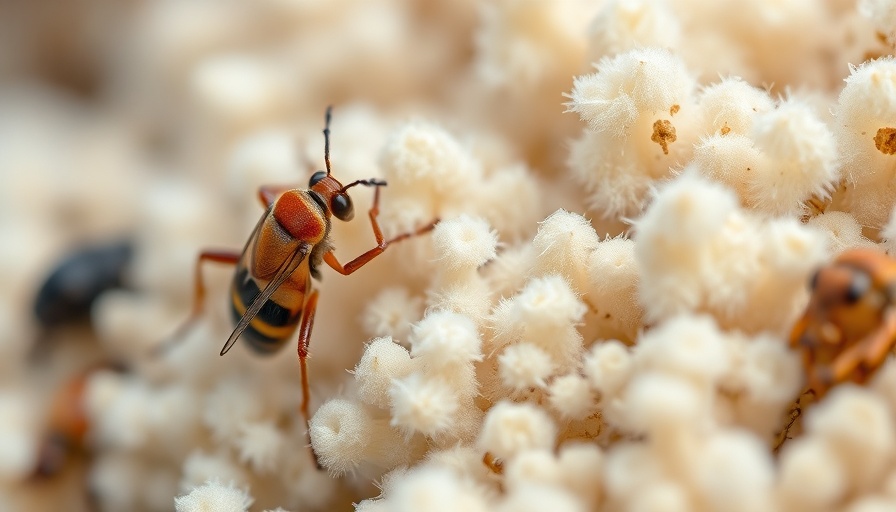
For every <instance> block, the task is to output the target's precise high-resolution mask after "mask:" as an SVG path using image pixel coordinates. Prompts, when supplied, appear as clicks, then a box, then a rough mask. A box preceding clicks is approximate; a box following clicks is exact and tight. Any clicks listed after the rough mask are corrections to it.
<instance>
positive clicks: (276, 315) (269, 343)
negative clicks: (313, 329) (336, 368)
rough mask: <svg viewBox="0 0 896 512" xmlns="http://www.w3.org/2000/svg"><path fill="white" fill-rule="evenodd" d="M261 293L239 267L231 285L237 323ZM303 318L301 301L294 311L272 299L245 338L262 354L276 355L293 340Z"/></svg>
mask: <svg viewBox="0 0 896 512" xmlns="http://www.w3.org/2000/svg"><path fill="white" fill-rule="evenodd" d="M259 293H261V290H260V289H259V287H258V283H256V282H255V280H254V279H253V278H252V277H251V276H250V275H249V271H248V269H246V268H239V269H238V270H237V272H236V274H235V275H234V278H233V284H232V286H231V306H232V307H231V312H232V313H233V317H234V319H235V320H236V321H239V320H240V318H242V316H243V315H244V314H245V313H246V308H247V307H248V306H249V304H251V303H252V300H253V299H255V297H257V296H258V294H259ZM299 296H300V297H302V294H299ZM301 317H302V304H301V299H300V301H299V304H298V306H297V307H294V308H289V307H285V306H283V305H281V304H278V303H276V302H274V301H273V300H268V301H267V302H266V303H265V304H264V305H263V306H262V307H261V309H260V310H259V311H258V314H257V315H255V318H253V319H252V321H251V322H250V323H249V325H248V327H246V330H245V331H244V332H243V334H242V339H243V341H245V342H246V344H247V345H249V347H251V348H252V350H254V351H255V352H257V353H259V354H273V353H274V352H276V351H277V350H278V349H279V348H280V347H281V346H283V344H284V343H285V342H286V341H287V340H289V339H290V338H291V337H292V335H293V333H294V332H295V330H296V327H297V326H298V324H299V320H300V319H301Z"/></svg>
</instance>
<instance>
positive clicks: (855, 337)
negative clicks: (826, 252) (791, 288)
mask: <svg viewBox="0 0 896 512" xmlns="http://www.w3.org/2000/svg"><path fill="white" fill-rule="evenodd" d="M810 287H811V289H812V296H811V298H810V300H809V305H808V306H807V307H806V312H805V313H804V314H803V316H802V317H801V318H800V319H799V320H798V321H797V323H796V325H795V326H794V328H793V331H792V332H791V335H790V345H791V347H793V348H795V349H799V350H800V351H801V353H802V358H803V365H804V367H805V369H806V375H807V384H808V387H809V389H811V390H812V392H813V393H814V394H815V396H816V398H821V397H822V396H824V395H825V394H826V393H827V392H828V391H829V390H830V389H831V387H833V386H834V385H836V384H838V383H840V382H846V381H852V382H856V383H863V382H866V381H867V380H868V379H869V378H870V377H871V375H873V374H874V372H875V371H876V370H877V369H878V368H879V367H880V365H881V364H882V363H883V361H884V359H885V358H886V356H887V354H889V353H890V351H891V349H892V348H893V346H894V345H896V308H894V303H896V260H894V259H892V258H890V257H889V256H887V255H886V254H883V253H881V252H878V251H875V250H871V249H853V250H850V251H846V252H844V253H842V254H841V255H840V256H838V257H837V258H836V259H835V260H834V261H833V262H832V263H831V264H829V265H827V266H825V267H822V268H821V269H820V270H818V271H817V272H816V273H815V275H814V276H813V277H812V280H811V284H810Z"/></svg>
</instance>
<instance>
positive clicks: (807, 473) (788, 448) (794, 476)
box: [778, 438, 847, 510]
mask: <svg viewBox="0 0 896 512" xmlns="http://www.w3.org/2000/svg"><path fill="white" fill-rule="evenodd" d="M778 474H779V476H778V494H779V497H780V500H781V503H782V504H783V505H784V506H785V508H787V509H789V510H824V509H825V508H826V507H829V506H832V505H834V504H835V503H837V501H839V500H840V498H841V497H842V496H843V494H844V492H845V491H846V483H847V480H846V473H845V468H844V467H843V466H842V465H841V464H840V461H839V460H838V458H837V456H836V454H835V453H834V452H833V450H832V449H831V446H830V445H829V444H828V443H826V442H824V441H823V440H821V439H818V438H811V439H810V438H807V439H797V440H794V441H792V442H791V444H789V445H785V446H784V449H783V451H782V453H781V462H780V470H779V472H778Z"/></svg>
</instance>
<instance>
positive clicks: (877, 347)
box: [862, 311, 896, 371]
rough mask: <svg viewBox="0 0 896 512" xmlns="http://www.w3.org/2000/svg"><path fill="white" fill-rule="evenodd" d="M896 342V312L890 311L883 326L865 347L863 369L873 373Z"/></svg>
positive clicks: (873, 334)
mask: <svg viewBox="0 0 896 512" xmlns="http://www.w3.org/2000/svg"><path fill="white" fill-rule="evenodd" d="M894 342H896V312H894V311H888V312H887V314H886V316H885V317H884V321H883V323H882V324H881V326H880V327H879V328H878V329H877V330H876V331H874V332H873V333H872V334H871V336H869V340H868V341H867V342H866V343H865V344H864V345H865V357H864V358H863V360H862V368H863V369H866V370H868V371H873V370H874V369H875V368H877V367H878V366H880V365H881V364H882V363H883V361H884V359H885V358H886V357H887V355H888V354H889V353H890V351H891V350H892V348H893V344H894Z"/></svg>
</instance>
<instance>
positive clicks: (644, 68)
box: [567, 48, 695, 137]
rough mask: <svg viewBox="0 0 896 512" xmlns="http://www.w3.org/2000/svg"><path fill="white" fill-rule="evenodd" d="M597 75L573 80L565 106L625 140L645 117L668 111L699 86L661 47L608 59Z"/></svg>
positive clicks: (596, 128)
mask: <svg viewBox="0 0 896 512" xmlns="http://www.w3.org/2000/svg"><path fill="white" fill-rule="evenodd" d="M596 67H597V69H598V72H597V73H594V74H591V75H583V76H578V77H576V78H575V80H574V82H573V89H572V92H571V93H570V95H569V98H570V99H571V100H572V101H570V102H569V103H567V106H568V108H569V110H570V111H572V112H575V113H577V114H579V117H581V118H582V120H583V121H585V122H587V123H588V127H589V128H590V129H591V130H594V131H597V132H604V131H609V132H610V133H611V134H613V135H614V136H617V137H619V136H623V135H624V134H625V130H626V129H628V128H629V127H631V126H632V125H634V124H635V121H636V120H637V119H638V117H639V116H640V115H642V114H645V115H654V114H656V113H659V112H669V110H670V109H671V108H672V107H673V106H674V105H678V104H681V103H683V102H684V101H685V100H686V99H687V98H688V96H689V95H690V94H691V93H692V91H693V88H694V86H695V80H694V77H693V76H691V75H690V73H689V72H688V71H687V69H686V68H685V66H684V63H683V62H682V61H681V59H679V58H678V57H677V56H676V55H674V54H673V53H672V52H670V51H668V50H665V49H658V48H643V49H635V50H630V51H627V52H625V53H622V54H620V55H616V56H614V57H605V58H603V59H601V61H600V62H599V63H597V64H596Z"/></svg>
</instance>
